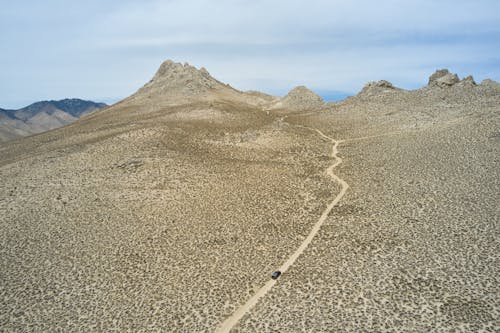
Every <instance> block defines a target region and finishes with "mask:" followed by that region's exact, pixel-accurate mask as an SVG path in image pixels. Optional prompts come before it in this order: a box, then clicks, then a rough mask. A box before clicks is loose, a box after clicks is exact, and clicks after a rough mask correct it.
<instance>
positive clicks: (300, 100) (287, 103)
mask: <svg viewBox="0 0 500 333" xmlns="http://www.w3.org/2000/svg"><path fill="white" fill-rule="evenodd" d="M324 104H325V102H324V101H323V99H322V98H321V97H320V96H319V95H317V94H316V93H315V92H313V91H312V90H310V89H308V88H306V87H304V86H298V87H295V88H293V89H292V90H290V92H289V93H288V94H287V95H286V96H285V97H283V98H282V99H281V101H280V107H283V108H287V109H290V110H308V109H315V108H319V107H322V106H323V105H324Z"/></svg>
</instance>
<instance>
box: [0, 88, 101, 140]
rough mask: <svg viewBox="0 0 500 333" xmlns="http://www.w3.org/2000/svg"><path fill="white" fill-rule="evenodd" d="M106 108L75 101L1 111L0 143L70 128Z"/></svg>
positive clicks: (67, 100)
mask: <svg viewBox="0 0 500 333" xmlns="http://www.w3.org/2000/svg"><path fill="white" fill-rule="evenodd" d="M106 106H107V105H106V104H104V103H96V102H92V101H85V100H81V99H77V98H71V99H63V100H60V101H42V102H36V103H33V104H31V105H28V106H26V107H24V108H22V109H18V110H4V109H0V142H5V141H9V140H13V139H16V138H19V137H23V136H28V135H32V134H36V133H41V132H45V131H48V130H51V129H55V128H58V127H61V126H64V125H67V124H69V123H72V122H74V121H75V120H77V119H78V118H80V117H81V116H84V115H86V114H88V113H90V112H93V111H95V110H98V109H101V108H103V107H106Z"/></svg>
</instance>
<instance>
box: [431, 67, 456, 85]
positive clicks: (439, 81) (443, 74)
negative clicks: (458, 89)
mask: <svg viewBox="0 0 500 333" xmlns="http://www.w3.org/2000/svg"><path fill="white" fill-rule="evenodd" d="M459 82H460V79H459V78H458V75H457V74H452V73H450V71H449V70H447V69H438V70H437V71H436V72H434V74H432V75H431V76H430V77H429V83H428V86H430V87H440V88H446V87H451V86H453V85H455V84H457V83H459Z"/></svg>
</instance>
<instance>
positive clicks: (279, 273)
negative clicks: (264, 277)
mask: <svg viewBox="0 0 500 333" xmlns="http://www.w3.org/2000/svg"><path fill="white" fill-rule="evenodd" d="M280 275H281V272H280V271H276V272H273V274H272V275H271V278H272V279H273V280H276V279H277V278H279V277H280Z"/></svg>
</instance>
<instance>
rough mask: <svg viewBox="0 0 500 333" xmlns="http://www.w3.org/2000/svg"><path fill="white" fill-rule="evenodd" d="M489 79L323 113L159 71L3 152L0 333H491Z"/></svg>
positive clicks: (495, 133) (385, 90)
mask: <svg viewBox="0 0 500 333" xmlns="http://www.w3.org/2000/svg"><path fill="white" fill-rule="evenodd" d="M457 79H458V80H457ZM499 86H500V85H499V84H498V83H496V82H494V81H491V80H486V81H483V82H481V83H480V84H475V83H474V80H473V79H472V78H471V77H469V78H465V79H462V80H460V78H458V75H457V76H456V77H455V75H454V74H451V73H449V71H443V70H440V71H438V72H437V73H436V74H434V75H432V76H431V78H430V80H429V84H428V85H426V86H425V87H422V88H420V89H417V90H404V89H399V88H396V87H394V86H393V85H392V84H391V83H389V82H387V81H377V82H372V83H369V84H367V85H366V86H365V88H364V89H363V90H362V91H361V92H360V93H359V94H357V95H356V96H353V97H350V98H347V99H345V100H343V101H341V102H336V103H328V104H323V101H322V100H321V98H319V97H318V96H317V95H315V94H314V93H313V92H311V91H310V90H308V89H307V88H304V87H299V88H296V89H294V90H292V91H291V92H290V93H289V94H288V95H287V96H284V97H276V96H269V95H267V94H262V93H259V92H253V91H251V92H242V91H238V90H236V89H233V88H231V87H230V86H228V85H226V84H224V83H221V82H219V81H217V80H216V79H214V78H212V77H211V76H210V75H209V74H208V72H207V71H206V70H204V69H196V68H194V67H192V66H190V65H187V64H176V63H173V62H171V61H167V62H165V63H164V64H163V65H161V67H160V69H159V70H158V72H157V73H156V75H155V76H154V77H153V79H152V80H151V81H150V82H149V83H147V84H146V85H145V86H144V87H142V88H141V89H139V90H138V91H137V93H135V94H134V95H132V96H131V97H129V98H126V99H125V100H123V101H121V102H119V103H116V104H114V105H112V106H110V107H108V108H103V109H101V110H98V111H95V112H93V113H91V114H89V115H87V116H85V117H82V118H80V119H78V120H76V121H75V122H73V123H71V124H69V125H67V126H63V127H61V128H58V129H55V130H53V131H48V132H45V133H41V134H39V135H36V136H29V137H26V138H22V139H19V140H13V141H10V142H6V143H3V144H2V145H0V178H1V180H2V182H1V184H2V185H1V186H0V217H1V218H0V230H2V232H0V299H1V301H0V331H6V332H23V331H49V332H51V331H63V332H66V331H68V332H72V331H78V330H80V331H89V332H94V331H104V332H108V331H133V332H135V331H166V332H215V331H217V330H218V329H221V328H222V327H223V326H222V325H223V323H225V322H227V320H228V319H229V321H230V322H231V323H232V324H231V326H230V327H229V329H232V332H270V331H273V332H304V331H311V332H324V331H331V332H497V331H498V313H499V311H500V310H499V309H500V300H499V298H498V297H497V294H498V286H499V285H500V275H499V274H498V258H499V256H498V253H499V237H498V235H499V234H500V230H499V223H498V216H499V205H498V203H499V202H500V191H499V179H500V168H499V163H500V160H499V156H500V88H499ZM4 114H6V113H5V112H4ZM25 114H26V115H27V114H29V112H28V111H26V113H25ZM20 117H21V116H20ZM320 221H321V223H322V224H321V225H318V222H320ZM298 250H300V252H299V255H297V256H296V255H295V254H296V253H297V251H298ZM291 258H293V262H292V264H291V266H285V267H286V269H285V270H283V272H282V274H281V275H280V276H279V278H278V279H277V280H275V279H272V278H271V274H272V273H273V272H274V271H277V270H282V267H284V266H283V265H284V264H285V263H288V262H289V260H290V259H291ZM257 296H260V297H259V298H258V299H257V300H255V298H254V297H257ZM248 304H250V305H251V306H247V305H248ZM240 310H241V311H240ZM240 314H241V316H239V317H238V318H237V320H236V321H235V322H233V321H232V320H231V319H232V318H234V317H235V316H236V315H240ZM229 329H228V330H229ZM228 330H226V331H224V332H227V331H228ZM221 331H222V330H221Z"/></svg>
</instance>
